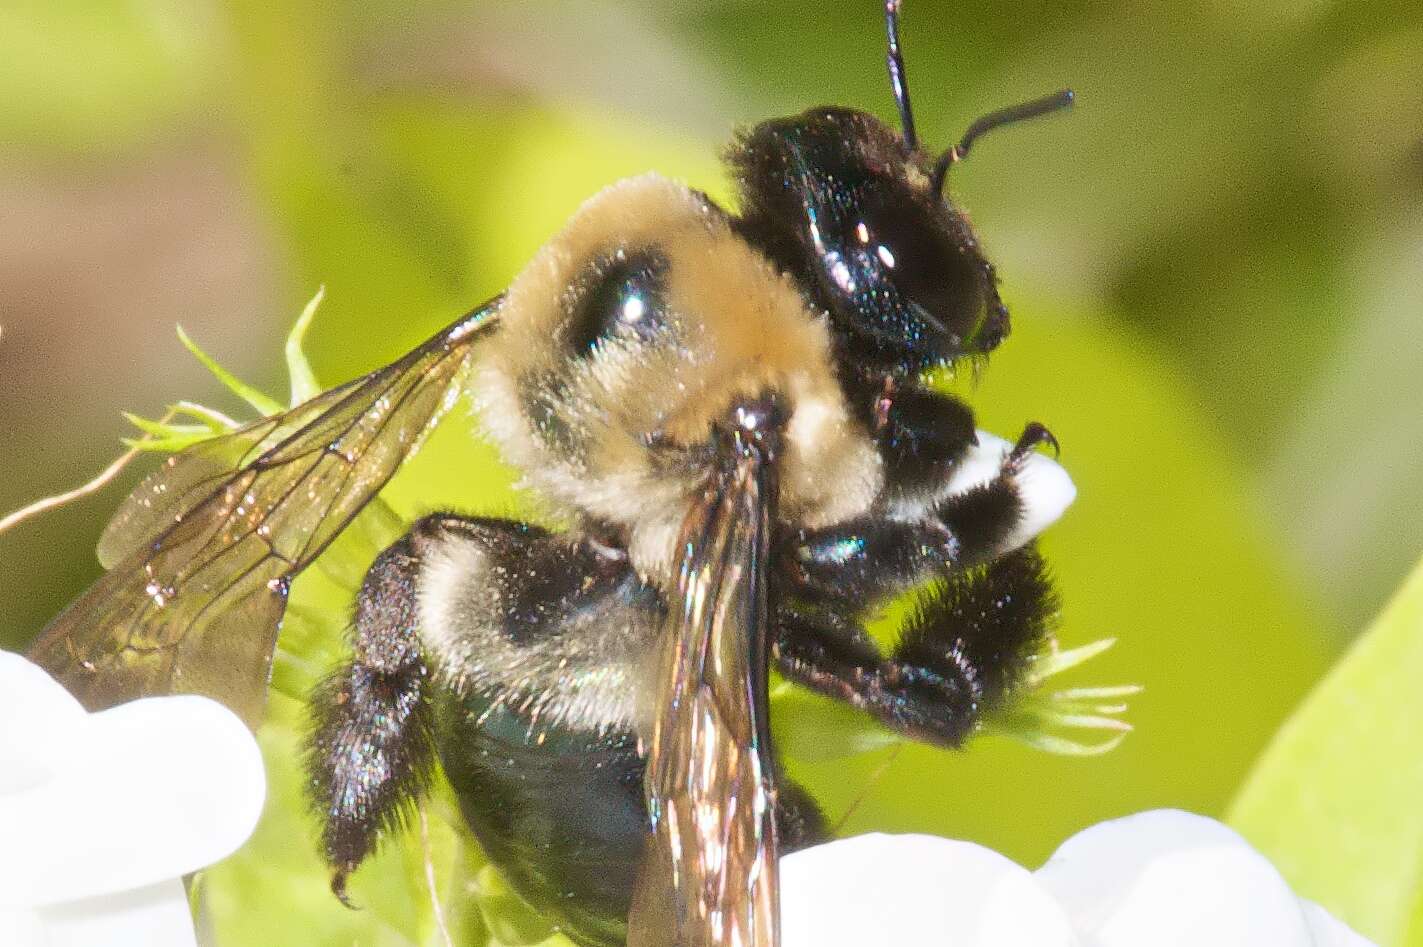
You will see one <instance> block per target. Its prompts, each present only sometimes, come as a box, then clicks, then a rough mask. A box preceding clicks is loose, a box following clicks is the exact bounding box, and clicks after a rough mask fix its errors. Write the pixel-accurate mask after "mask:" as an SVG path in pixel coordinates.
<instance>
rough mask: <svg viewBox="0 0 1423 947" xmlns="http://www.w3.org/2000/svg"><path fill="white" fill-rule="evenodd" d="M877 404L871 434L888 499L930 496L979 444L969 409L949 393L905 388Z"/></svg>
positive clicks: (893, 500) (896, 499) (897, 499)
mask: <svg viewBox="0 0 1423 947" xmlns="http://www.w3.org/2000/svg"><path fill="white" fill-rule="evenodd" d="M878 405H879V406H878V408H877V413H878V414H879V417H878V418H877V419H876V420H877V422H878V423H877V425H876V427H875V433H876V440H877V442H878V445H879V453H880V457H881V458H882V460H883V461H884V470H885V481H886V483H885V493H886V496H887V498H888V499H889V500H890V501H891V502H899V501H902V500H912V499H913V498H915V497H927V496H929V495H931V494H932V493H933V491H934V490H935V489H936V488H937V487H938V486H939V485H940V484H941V483H943V482H944V480H945V479H947V478H948V476H949V475H950V473H951V472H952V471H953V469H954V467H955V465H957V464H958V463H959V462H960V461H961V460H963V458H964V456H965V455H966V454H967V453H968V451H969V449H970V448H972V447H974V446H975V445H976V444H977V443H978V440H977V434H976V432H975V430H974V419H973V411H972V410H970V408H969V407H968V405H966V404H964V403H963V402H962V401H960V400H958V399H957V398H955V397H953V396H952V395H949V394H945V393H943V392H938V391H930V390H928V389H925V388H918V387H903V388H899V389H898V390H896V391H894V392H893V394H892V395H888V394H887V395H885V396H883V397H882V398H881V399H880V400H879V402H878Z"/></svg>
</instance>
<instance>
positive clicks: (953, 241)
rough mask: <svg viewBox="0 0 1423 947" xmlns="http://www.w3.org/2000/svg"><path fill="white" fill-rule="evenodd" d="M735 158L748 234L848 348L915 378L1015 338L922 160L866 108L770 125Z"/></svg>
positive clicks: (989, 275) (971, 242)
mask: <svg viewBox="0 0 1423 947" xmlns="http://www.w3.org/2000/svg"><path fill="white" fill-rule="evenodd" d="M728 158H729V160H730V162H731V164H732V166H733V168H734V170H735V171H736V173H737V176H738V180H739V184H740V187H741V193H742V201H743V205H744V206H743V208H742V219H741V232H742V234H743V235H744V236H745V237H746V238H747V239H749V240H751V241H752V242H753V243H755V244H757V245H758V246H760V247H761V248H762V250H763V251H764V252H766V253H767V254H768V255H769V256H771V257H772V259H774V260H775V261H776V262H777V263H778V264H779V265H780V266H782V267H784V268H785V269H786V270H787V271H789V272H791V273H793V274H795V275H797V276H798V277H800V280H801V282H802V284H803V285H804V286H805V288H806V289H807V291H808V292H810V294H811V295H812V297H813V298H814V301H815V303H816V304H817V305H818V306H820V307H823V308H824V309H826V310H828V311H829V313H830V315H831V318H832V320H833V321H834V323H835V325H836V328H837V329H838V330H839V334H840V335H841V336H842V338H843V340H844V345H845V346H846V348H849V349H852V350H853V351H854V352H855V356H856V360H857V361H859V362H861V363H862V364H866V365H867V366H868V367H872V368H876V369H891V370H899V371H906V372H914V371H919V370H922V369H925V368H928V367H931V366H934V365H940V364H945V363H948V362H950V361H953V360H954V359H956V358H958V357H959V356H962V355H971V354H976V353H983V352H988V351H990V350H991V349H993V348H995V347H996V346H997V345H998V343H1000V342H1002V341H1003V339H1004V338H1005V337H1006V336H1007V334H1008V310H1007V308H1006V307H1005V306H1004V305H1003V303H1002V301H1001V300H1000V299H999V297H998V290H997V287H996V285H995V282H996V281H995V276H994V272H993V267H992V265H991V264H989V262H988V261H987V260H986V259H985V258H984V256H983V254H982V252H981V251H980V249H979V245H978V240H977V238H976V237H975V236H974V234H973V230H972V228H971V227H970V226H969V224H968V221H967V220H966V219H965V218H964V217H963V216H962V215H961V214H959V213H958V212H957V211H956V210H954V209H953V208H952V207H951V206H950V205H949V204H948V202H947V201H945V200H944V199H943V198H941V197H940V195H939V194H938V192H937V190H936V189H934V187H933V185H932V174H931V169H930V168H929V166H928V164H927V162H926V160H925V159H924V157H923V155H922V154H920V153H918V152H917V151H915V150H913V149H910V148H909V147H908V146H906V145H905V142H904V139H903V138H902V137H901V136H899V135H898V134H896V133H895V132H893V131H891V130H890V129H889V128H887V127H885V125H883V124H882V123H881V122H879V121H878V120H877V119H875V118H873V117H871V116H869V115H866V114H865V113H863V112H858V111H854V110H851V109H842V108H818V109H812V110H810V111H808V112H805V113H804V114H802V115H798V116H795V117H793V118H786V119H777V120H774V121H769V122H763V123H762V124H760V125H757V126H756V127H755V128H753V129H752V130H751V131H750V132H748V133H746V134H745V135H743V136H742V137H741V138H740V139H739V140H738V141H737V142H736V144H735V145H734V146H733V148H732V149H731V152H730V154H729V155H728Z"/></svg>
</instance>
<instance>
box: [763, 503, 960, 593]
mask: <svg viewBox="0 0 1423 947" xmlns="http://www.w3.org/2000/svg"><path fill="white" fill-rule="evenodd" d="M782 550H783V554H782V555H780V556H779V557H778V558H779V559H780V561H781V562H782V563H784V568H785V569H786V570H787V573H788V575H789V578H790V579H791V581H792V582H793V583H794V585H795V586H796V587H797V588H798V589H799V590H800V591H802V592H804V593H808V594H809V596H810V597H811V598H813V599H815V600H833V601H837V602H844V603H849V604H853V605H856V606H861V605H864V604H865V603H867V602H873V601H876V600H878V599H882V598H884V597H886V596H889V595H893V594H895V593H897V592H900V591H903V590H904V589H906V588H909V587H911V586H913V585H916V584H918V583H919V582H922V581H924V580H925V579H928V578H930V577H932V576H934V575H939V574H942V573H943V572H944V571H945V570H946V569H947V568H948V567H949V565H951V564H952V563H953V562H954V561H955V560H956V559H957V557H958V540H957V539H955V538H954V535H953V534H952V533H951V532H950V531H949V529H948V528H947V527H945V526H944V525H943V524H942V523H940V522H938V521H937V520H933V519H928V520H920V521H917V522H904V521H900V520H890V519H883V518H876V517H861V518H858V519H854V520H849V521H847V522H844V523H839V524H836V525H835V526H831V527H828V528H826V529H819V530H800V531H798V532H796V533H795V534H794V535H793V536H792V537H789V538H788V540H787V541H786V542H785V543H784V544H783V545H782Z"/></svg>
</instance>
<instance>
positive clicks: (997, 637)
mask: <svg viewBox="0 0 1423 947" xmlns="http://www.w3.org/2000/svg"><path fill="white" fill-rule="evenodd" d="M792 602H794V600H792ZM1056 610H1057V608H1056V599H1055V596H1054V595H1053V592H1052V586H1051V584H1050V582H1049V581H1048V578H1047V575H1046V572H1045V569H1044V567H1043V564H1042V560H1041V559H1040V558H1039V557H1038V555H1037V552H1036V550H1034V549H1033V548H1032V547H1030V546H1029V547H1023V548H1020V549H1018V550H1016V551H1014V552H1012V553H1009V554H1007V555H1006V556H1003V557H1001V558H999V559H996V560H994V561H992V562H990V563H988V564H987V565H984V566H981V567H979V568H976V569H972V570H968V571H965V572H959V573H955V574H952V575H950V576H949V577H947V578H946V579H945V580H943V581H941V582H935V583H933V584H932V585H930V586H928V587H927V588H926V589H925V591H924V592H922V593H921V595H920V597H919V600H918V602H917V603H916V606H915V608H914V611H913V613H912V614H911V616H910V618H909V619H908V620H907V621H906V622H905V624H904V626H903V627H902V629H901V631H900V639H899V642H898V644H897V645H896V647H895V649H894V651H893V653H892V654H890V655H889V656H888V657H886V656H885V655H883V654H882V652H881V651H880V649H879V647H878V646H877V645H876V644H875V642H874V641H873V640H872V639H871V638H870V637H869V636H868V635H867V634H866V633H865V632H864V630H863V629H862V628H861V627H860V625H859V623H858V622H857V621H856V619H855V617H854V613H853V612H851V611H848V610H846V609H845V608H844V607H843V606H842V605H841V604H840V603H836V602H822V603H820V604H818V605H811V604H807V603H805V602H800V603H798V604H792V603H787V604H785V605H783V606H782V607H781V608H780V609H779V611H778V616H777V628H776V642H775V645H774V656H775V659H776V662H777V665H778V667H779V669H780V671H781V673H782V674H784V675H785V676H786V677H788V678H790V679H791V680H794V681H796V682H798V683H800V684H803V685H805V686H807V687H809V688H811V689H812V690H815V691H818V692H820V693H822V694H826V695H827V696H830V697H835V698H837V699H839V700H843V701H846V702H847V703H850V704H852V705H854V706H856V707H860V708H862V709H863V710H865V711H867V712H868V713H870V714H872V715H873V716H875V717H876V718H878V719H879V720H880V721H881V722H882V723H884V724H885V725H886V726H888V727H890V728H891V729H894V730H898V731H900V732H903V733H905V734H907V735H909V736H911V737H914V738H916V739H920V740H925V741H928V742H931V743H936V744H940V745H944V746H958V745H959V744H960V743H962V742H963V740H964V738H965V737H966V736H967V735H968V733H969V732H970V730H972V728H973V726H974V724H975V723H976V722H977V720H978V719H979V716H980V714H981V713H982V712H983V710H984V709H985V708H987V707H991V706H992V705H993V703H994V702H995V701H996V700H997V699H999V698H1000V697H1002V696H1003V694H1004V693H1005V692H1006V691H1007V690H1009V689H1010V688H1011V687H1012V686H1013V684H1014V683H1016V681H1017V680H1018V678H1019V677H1020V676H1021V674H1022V673H1023V670H1024V669H1025V667H1026V666H1027V660H1028V657H1029V656H1030V655H1031V654H1032V653H1033V652H1034V651H1035V650H1036V649H1037V647H1038V646H1039V644H1040V643H1041V641H1042V640H1043V638H1044V636H1045V635H1046V634H1047V632H1048V627H1049V624H1050V623H1051V621H1052V619H1053V617H1054V615H1055V614H1056Z"/></svg>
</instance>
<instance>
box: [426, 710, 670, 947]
mask: <svg viewBox="0 0 1423 947" xmlns="http://www.w3.org/2000/svg"><path fill="white" fill-rule="evenodd" d="M440 722H441V727H440V732H441V735H442V739H441V741H440V758H441V761H442V763H443V765H444V769H445V774H446V775H447V776H448V777H449V780H450V784H451V786H453V787H454V790H455V794H456V795H457V797H458V798H459V803H460V811H461V812H462V814H463V815H464V818H465V821H466V822H467V823H468V824H469V826H470V829H471V830H472V831H473V832H474V835H475V837H476V838H477V839H478V840H479V844H480V846H481V847H482V848H483V849H484V851H485V853H486V854H487V855H488V856H489V858H490V860H491V861H493V862H494V863H495V864H496V865H498V866H499V868H500V870H501V871H502V872H503V874H504V876H505V878H506V879H507V880H508V881H509V883H510V884H511V885H512V886H513V887H514V889H515V890H516V891H518V892H519V894H520V895H521V896H522V897H523V898H524V899H525V900H526V901H528V902H529V903H530V904H531V905H533V906H534V907H535V908H536V909H537V910H539V911H541V912H543V913H545V914H547V915H548V916H549V917H550V919H551V920H553V921H554V922H555V923H557V924H558V925H559V927H561V928H562V929H563V930H564V932H565V933H567V934H568V935H569V936H571V937H573V939H574V940H576V941H577V942H578V943H580V944H596V945H615V944H622V943H623V942H624V940H625V939H626V936H627V929H626V924H627V920H626V919H627V912H628V905H629V901H630V897H631V891H632V886H633V881H634V879H635V877H636V873H637V868H638V864H639V862H640V860H641V858H642V853H643V845H644V839H645V837H646V836H647V834H648V831H649V830H648V820H647V807H646V804H645V803H644V801H643V791H642V773H643V762H642V760H641V758H639V757H638V755H637V739H636V737H634V736H633V735H632V734H631V733H630V732H618V733H608V734H603V735H599V734H596V733H591V732H588V731H579V730H570V729H567V728H563V727H558V726H544V727H541V728H540V729H538V730H537V733H536V734H535V733H534V732H532V731H531V727H530V722H529V720H528V719H527V718H525V717H523V716H521V715H519V714H516V713H514V712H513V711H511V710H509V709H508V708H504V707H492V706H490V705H489V703H488V701H485V700H481V699H477V698H468V699H463V700H462V699H460V698H458V697H457V696H455V695H453V694H446V696H445V699H444V700H442V701H441V704H440Z"/></svg>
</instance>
